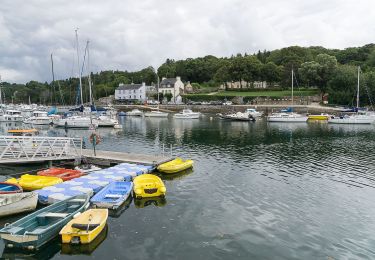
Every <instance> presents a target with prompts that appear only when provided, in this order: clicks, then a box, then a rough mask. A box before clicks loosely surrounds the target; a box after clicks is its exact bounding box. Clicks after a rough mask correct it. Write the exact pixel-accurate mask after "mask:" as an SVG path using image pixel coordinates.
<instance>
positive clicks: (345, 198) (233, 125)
mask: <svg viewBox="0 0 375 260" xmlns="http://www.w3.org/2000/svg"><path fill="white" fill-rule="evenodd" d="M121 122H122V124H123V125H124V128H123V129H122V130H120V131H116V130H113V129H100V130H99V131H100V133H101V136H102V137H103V143H102V144H100V145H99V149H107V150H114V151H126V152H136V153H148V154H156V153H162V152H163V149H162V146H163V144H164V145H165V151H164V152H165V153H169V152H170V150H169V147H170V145H171V144H172V146H173V154H174V155H179V156H182V157H184V158H192V159H194V160H195V167H194V170H193V171H189V172H185V173H183V174H181V175H178V176H169V177H168V178H165V183H166V186H167V196H166V200H153V201H137V202H136V203H135V202H134V201H127V204H126V205H124V207H123V209H122V210H120V211H119V212H112V213H111V215H112V216H111V218H110V219H109V221H108V229H107V230H106V232H104V233H102V234H101V236H100V237H99V239H97V240H96V241H95V243H94V244H93V245H90V246H86V247H83V246H82V247H71V246H67V247H65V246H61V245H60V244H59V242H58V241H53V242H51V243H50V244H49V245H48V247H47V248H46V249H44V250H41V251H40V252H39V253H38V254H36V255H33V254H28V255H27V254H21V253H20V252H13V251H8V250H4V249H3V248H4V245H3V243H2V242H0V252H3V253H2V256H3V257H4V258H22V257H27V258H28V259H30V258H33V257H34V258H35V259H49V258H56V259H57V258H59V259H65V258H66V259H72V258H73V257H74V258H77V259H78V258H79V259H83V258H92V257H95V258H97V259H142V260H143V259H153V260H155V259H374V258H375V232H374V230H375V156H374V148H375V126H350V125H348V126H344V125H343V126H339V125H337V126H336V125H328V124H320V123H306V124H305V123H302V124H300V123H294V124H288V123H280V124H279V123H272V124H267V123H266V122H262V121H260V122H256V123H248V122H227V121H220V120H217V119H213V120H210V117H209V116H205V117H204V118H202V119H201V120H190V121H189V120H173V119H157V118H153V119H142V118H123V119H121ZM42 134H44V135H50V136H62V135H67V136H72V137H73V136H86V137H87V135H88V134H87V132H86V131H84V130H69V131H68V132H65V131H64V130H62V129H61V130H59V129H48V128H47V129H45V130H43V131H42ZM33 167H34V168H37V167H40V166H33ZM30 169H31V167H16V168H15V167H6V168H1V170H2V173H3V175H2V176H0V178H3V179H5V178H6V176H5V175H7V174H13V173H15V172H21V171H25V170H30ZM14 219H17V217H16V218H12V219H0V223H1V224H3V223H6V222H10V221H13V220H14Z"/></svg>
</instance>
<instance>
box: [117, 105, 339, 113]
mask: <svg viewBox="0 0 375 260" xmlns="http://www.w3.org/2000/svg"><path fill="white" fill-rule="evenodd" d="M287 107H288V106H287V105H185V104H182V105H160V106H159V110H160V111H165V112H180V111H181V110H182V109H185V108H190V109H192V110H193V111H196V112H201V113H229V112H244V111H245V110H246V109H247V108H255V109H257V110H258V111H263V112H265V114H268V113H272V112H277V111H280V110H281V109H285V108H287ZM115 108H117V109H118V110H119V111H129V110H132V109H135V108H137V109H140V110H145V111H149V110H153V109H156V108H157V106H145V105H115ZM293 108H294V111H295V112H299V113H310V114H311V113H330V114H336V113H338V112H339V111H340V109H338V108H333V107H325V106H319V105H295V106H293Z"/></svg>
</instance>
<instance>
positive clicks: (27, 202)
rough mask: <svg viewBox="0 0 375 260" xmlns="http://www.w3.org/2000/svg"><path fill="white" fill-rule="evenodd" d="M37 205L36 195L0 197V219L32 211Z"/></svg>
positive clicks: (25, 194) (6, 195)
mask: <svg viewBox="0 0 375 260" xmlns="http://www.w3.org/2000/svg"><path fill="white" fill-rule="evenodd" d="M37 203H38V193H36V192H24V193H14V194H2V195H1V196H0V217H4V216H10V215H14V214H17V213H22V212H27V211H33V210H35V208H36V205H37Z"/></svg>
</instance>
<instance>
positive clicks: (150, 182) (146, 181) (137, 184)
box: [133, 174, 167, 199]
mask: <svg viewBox="0 0 375 260" xmlns="http://www.w3.org/2000/svg"><path fill="white" fill-rule="evenodd" d="M133 183H134V188H133V190H134V195H135V197H136V198H137V199H141V198H150V197H159V196H162V197H163V196H165V193H166V192H167V189H166V188H165V185H164V182H163V181H162V180H161V179H160V178H159V177H158V176H155V175H152V174H143V175H139V176H137V177H135V178H134V181H133Z"/></svg>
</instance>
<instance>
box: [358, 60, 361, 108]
mask: <svg viewBox="0 0 375 260" xmlns="http://www.w3.org/2000/svg"><path fill="white" fill-rule="evenodd" d="M360 69H361V68H360V67H359V66H358V75H357V112H358V109H359V71H360Z"/></svg>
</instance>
